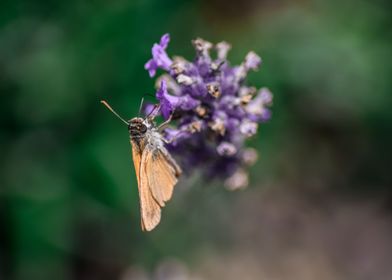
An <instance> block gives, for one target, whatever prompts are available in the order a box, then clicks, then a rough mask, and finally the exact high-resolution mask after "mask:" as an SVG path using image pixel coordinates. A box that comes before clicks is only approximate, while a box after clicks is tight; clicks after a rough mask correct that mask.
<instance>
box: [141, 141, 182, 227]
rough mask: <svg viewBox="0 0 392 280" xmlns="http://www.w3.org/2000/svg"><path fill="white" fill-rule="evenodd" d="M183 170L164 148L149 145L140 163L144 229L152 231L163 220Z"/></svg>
mask: <svg viewBox="0 0 392 280" xmlns="http://www.w3.org/2000/svg"><path fill="white" fill-rule="evenodd" d="M180 174H181V169H180V168H179V166H178V165H177V164H176V162H175V161H174V159H173V158H172V157H171V156H170V154H169V153H168V152H167V151H166V149H164V148H154V147H152V146H150V145H147V146H146V147H145V149H144V151H143V154H142V157H141V163H140V187H139V195H140V209H141V220H142V229H143V230H147V231H150V230H152V229H153V228H155V226H156V225H158V223H159V222H160V219H161V207H163V206H165V202H167V201H168V200H169V199H170V198H171V196H172V194H173V188H174V186H175V184H176V183H177V177H178V176H179V175H180Z"/></svg>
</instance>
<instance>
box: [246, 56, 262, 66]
mask: <svg viewBox="0 0 392 280" xmlns="http://www.w3.org/2000/svg"><path fill="white" fill-rule="evenodd" d="M260 64H261V58H260V56H258V55H257V54H256V53H255V52H249V53H248V54H247V55H246V57H245V68H246V69H252V70H257V69H258V68H259V66H260Z"/></svg>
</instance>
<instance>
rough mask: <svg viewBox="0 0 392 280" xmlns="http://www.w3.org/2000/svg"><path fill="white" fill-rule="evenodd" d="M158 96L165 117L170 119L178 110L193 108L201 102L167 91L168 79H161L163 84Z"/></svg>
mask: <svg viewBox="0 0 392 280" xmlns="http://www.w3.org/2000/svg"><path fill="white" fill-rule="evenodd" d="M156 98H157V99H158V100H159V103H160V106H161V112H162V115H163V117H164V118H165V119H168V118H169V117H170V115H171V114H172V113H173V112H174V111H175V110H176V109H181V110H185V111H187V110H192V109H194V108H195V107H196V106H198V105H199V104H200V101H198V100H195V99H193V98H192V97H190V96H188V95H185V96H173V95H170V94H169V92H168V91H167V85H166V81H165V80H162V81H161V86H160V88H159V89H158V91H157V93H156Z"/></svg>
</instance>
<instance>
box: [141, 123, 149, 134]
mask: <svg viewBox="0 0 392 280" xmlns="http://www.w3.org/2000/svg"><path fill="white" fill-rule="evenodd" d="M146 131H147V127H146V126H145V125H142V126H140V132H141V133H145V132H146Z"/></svg>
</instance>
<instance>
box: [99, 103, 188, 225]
mask: <svg viewBox="0 0 392 280" xmlns="http://www.w3.org/2000/svg"><path fill="white" fill-rule="evenodd" d="M101 103H102V104H104V105H105V106H106V107H107V108H108V109H109V110H110V111H112V113H113V114H115V115H116V116H117V117H118V118H119V119H121V120H122V121H123V122H124V123H126V124H127V126H128V131H129V136H130V141H131V144H132V158H133V163H134V165H135V171H136V177H137V183H138V189H139V199H140V215H141V227H142V230H143V231H144V230H146V231H151V230H152V229H154V228H155V227H156V226H157V225H158V224H159V222H160V220H161V208H162V207H163V206H165V203H166V202H167V201H169V200H170V198H171V197H172V194H173V189H174V186H175V185H176V183H177V181H178V180H177V178H178V177H179V176H180V175H181V168H180V167H179V166H178V164H177V163H176V161H175V160H174V159H173V158H172V156H171V155H170V154H169V152H168V151H167V149H166V148H165V146H164V143H165V140H164V139H163V137H162V134H161V133H160V131H162V129H163V128H164V127H165V126H166V125H167V124H168V123H169V122H170V118H169V119H168V120H167V121H165V122H164V123H162V124H161V125H160V126H158V127H156V126H155V124H154V117H155V116H154V114H150V115H149V116H147V117H146V118H145V119H143V118H133V119H131V120H129V121H126V120H124V119H123V118H122V117H120V115H118V114H117V113H116V112H115V111H114V110H113V109H112V107H110V105H109V104H108V103H107V102H106V101H101Z"/></svg>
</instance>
